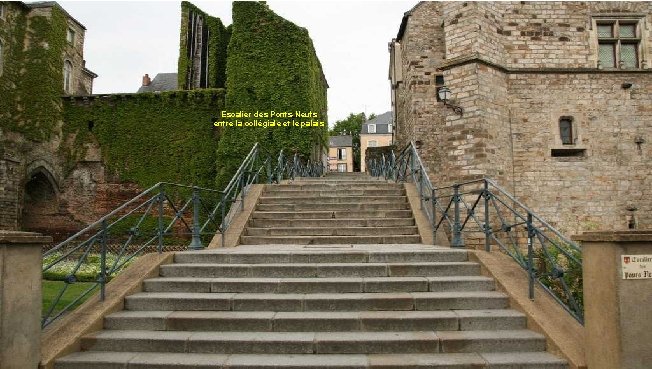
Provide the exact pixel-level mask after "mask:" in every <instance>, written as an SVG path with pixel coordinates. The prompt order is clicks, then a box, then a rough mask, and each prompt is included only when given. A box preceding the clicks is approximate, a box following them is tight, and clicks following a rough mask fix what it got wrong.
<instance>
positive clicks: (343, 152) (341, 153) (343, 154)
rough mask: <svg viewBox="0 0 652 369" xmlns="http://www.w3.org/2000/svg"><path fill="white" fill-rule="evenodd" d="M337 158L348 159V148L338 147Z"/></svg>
mask: <svg viewBox="0 0 652 369" xmlns="http://www.w3.org/2000/svg"><path fill="white" fill-rule="evenodd" d="M337 160H346V149H342V148H338V149H337Z"/></svg>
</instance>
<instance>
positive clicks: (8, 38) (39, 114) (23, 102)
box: [0, 2, 67, 142]
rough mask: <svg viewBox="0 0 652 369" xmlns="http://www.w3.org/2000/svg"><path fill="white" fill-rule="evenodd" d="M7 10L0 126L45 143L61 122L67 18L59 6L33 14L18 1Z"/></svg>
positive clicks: (0, 27)
mask: <svg viewBox="0 0 652 369" xmlns="http://www.w3.org/2000/svg"><path fill="white" fill-rule="evenodd" d="M5 6H6V7H7V10H8V12H7V13H8V14H7V17H6V19H5V20H4V21H2V20H0V40H2V43H3V49H4V63H3V73H2V75H1V76H0V127H2V129H3V130H7V131H12V132H17V133H21V134H23V135H24V136H25V138H26V139H28V140H32V141H39V142H40V141H46V140H48V139H50V138H51V137H52V135H53V134H56V128H57V124H58V123H59V122H60V121H61V99H60V96H61V95H62V93H63V73H62V69H63V52H64V47H65V42H66V29H67V22H66V15H65V13H64V12H63V10H61V9H60V8H59V7H58V6H53V7H51V8H47V10H45V9H37V10H35V11H32V12H31V13H30V12H29V9H27V8H25V6H24V5H23V4H22V3H19V2H6V3H5ZM28 14H29V16H28ZM24 45H27V47H26V48H25V47H24Z"/></svg>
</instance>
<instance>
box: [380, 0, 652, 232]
mask: <svg viewBox="0 0 652 369" xmlns="http://www.w3.org/2000/svg"><path fill="white" fill-rule="evenodd" d="M650 22H652V3H650V2H568V3H566V2H564V3H562V2H495V3H493V2H421V3H419V4H418V5H416V6H415V7H414V8H413V9H412V10H410V11H409V12H407V13H406V14H405V16H404V18H403V21H402V24H401V26H400V29H399V32H398V35H397V37H396V38H395V39H394V40H393V41H392V43H391V44H390V64H391V66H390V79H391V82H392V95H393V96H392V99H393V111H394V114H395V120H396V139H397V144H398V146H399V147H402V146H404V145H405V144H406V143H407V142H409V141H410V140H420V141H421V156H422V158H423V159H424V162H425V165H426V166H427V167H428V169H429V171H430V173H429V175H430V178H431V180H432V181H433V182H434V183H435V185H436V186H440V185H447V184H450V183H453V182H455V181H461V180H467V179H473V178H479V177H483V176H487V177H490V178H494V179H495V180H497V181H498V183H499V184H500V185H502V186H503V187H505V188H507V189H508V190H509V191H510V192H512V193H513V194H514V195H515V196H516V197H517V198H518V199H520V200H522V201H523V202H524V203H526V204H528V205H529V206H530V207H531V208H533V210H534V211H535V212H537V213H538V214H540V215H541V216H542V217H543V218H544V219H546V220H548V221H550V222H551V223H552V224H553V225H554V226H557V227H558V228H560V229H561V230H562V231H563V232H565V233H569V234H575V233H578V232H581V231H585V230H595V229H621V230H622V229H628V228H632V227H634V228H644V227H650V226H652V215H651V211H652V201H651V200H650V195H652V192H651V188H652V186H650V184H651V183H652V171H651V170H650V164H649V163H650V156H651V155H652V149H651V148H650V144H649V141H650V139H651V137H652V105H650V103H649V102H650V101H652V69H649V68H650V59H651V58H652V37H651V35H652V31H651V29H650V26H649V24H650ZM616 23H617V24H630V25H634V29H635V32H636V35H635V37H630V38H629V39H622V40H618V41H617V40H615V39H613V40H610V41H609V42H614V43H617V44H618V45H625V44H627V43H630V44H635V45H636V59H637V60H636V65H635V67H629V68H625V65H624V64H622V63H616V65H615V67H614V68H609V67H605V66H604V65H602V64H601V63H599V62H598V61H599V51H598V47H599V43H598V33H597V28H598V25H600V24H616ZM614 27H615V26H614ZM614 29H615V28H614ZM616 36H617V35H616ZM601 41H604V40H601ZM619 47H621V46H619ZM615 57H616V58H620V54H618V53H616V54H615ZM623 58H624V57H623ZM438 77H439V78H438ZM444 84H445V85H446V86H447V87H448V88H449V89H450V90H451V91H452V93H453V99H452V100H451V101H450V103H453V104H455V105H459V106H461V107H462V108H463V109H464V112H463V115H461V116H460V115H459V114H456V113H455V112H454V111H453V110H451V109H449V108H447V107H445V106H444V104H443V103H442V102H439V101H437V89H438V87H439V86H441V85H444ZM562 118H564V119H570V120H571V121H572V137H573V141H572V142H570V143H568V142H567V143H566V144H564V143H563V142H562V137H561V133H560V125H559V124H560V120H561V119H562Z"/></svg>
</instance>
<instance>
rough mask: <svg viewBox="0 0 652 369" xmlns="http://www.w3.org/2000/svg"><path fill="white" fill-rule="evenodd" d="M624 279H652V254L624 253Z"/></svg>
mask: <svg viewBox="0 0 652 369" xmlns="http://www.w3.org/2000/svg"><path fill="white" fill-rule="evenodd" d="M622 267H623V279H652V255H622Z"/></svg>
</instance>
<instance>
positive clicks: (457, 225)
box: [451, 184, 464, 247]
mask: <svg viewBox="0 0 652 369" xmlns="http://www.w3.org/2000/svg"><path fill="white" fill-rule="evenodd" d="M453 190H454V193H453V204H454V216H455V221H454V222H453V240H452V241H451V247H464V240H463V239H462V224H461V222H460V186H459V185H457V184H456V185H454V186H453Z"/></svg>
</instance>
